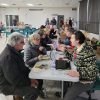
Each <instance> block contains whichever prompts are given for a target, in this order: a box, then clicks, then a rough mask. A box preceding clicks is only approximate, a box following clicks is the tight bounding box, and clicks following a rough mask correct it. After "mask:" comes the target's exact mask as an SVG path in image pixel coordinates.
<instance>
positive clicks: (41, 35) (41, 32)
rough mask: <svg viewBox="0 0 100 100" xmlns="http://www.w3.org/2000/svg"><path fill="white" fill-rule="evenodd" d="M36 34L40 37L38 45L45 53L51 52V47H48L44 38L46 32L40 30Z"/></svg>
mask: <svg viewBox="0 0 100 100" xmlns="http://www.w3.org/2000/svg"><path fill="white" fill-rule="evenodd" d="M38 34H39V35H40V44H41V46H43V47H44V48H46V50H47V51H50V50H51V47H50V46H49V45H48V40H49V39H47V37H46V32H45V31H44V30H40V31H39V32H38Z"/></svg>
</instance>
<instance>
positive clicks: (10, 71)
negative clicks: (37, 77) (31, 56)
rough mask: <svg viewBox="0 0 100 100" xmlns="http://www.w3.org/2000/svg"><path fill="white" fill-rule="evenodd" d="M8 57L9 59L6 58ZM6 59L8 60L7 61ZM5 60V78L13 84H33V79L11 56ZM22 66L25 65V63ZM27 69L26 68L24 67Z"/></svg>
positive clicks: (3, 68) (3, 69) (18, 85)
mask: <svg viewBox="0 0 100 100" xmlns="http://www.w3.org/2000/svg"><path fill="white" fill-rule="evenodd" d="M6 59H7V60H6ZM5 60H6V62H5ZM5 60H4V61H3V65H4V66H3V67H2V71H3V73H4V76H5V79H6V80H7V81H8V82H9V83H10V84H11V85H13V86H17V87H21V86H29V85H31V80H30V79H29V78H28V76H26V75H25V74H24V73H23V72H22V71H20V69H19V67H18V63H20V62H17V61H15V59H13V58H12V57H11V56H7V57H6V58H5ZM22 67H25V66H24V65H23V66H22ZM24 69H25V68H24Z"/></svg>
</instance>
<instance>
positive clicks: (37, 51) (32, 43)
mask: <svg viewBox="0 0 100 100" xmlns="http://www.w3.org/2000/svg"><path fill="white" fill-rule="evenodd" d="M45 54H46V49H45V48H44V47H42V46H41V45H40V35H39V34H38V33H34V34H32V35H30V37H29V40H28V42H27V43H26V44H25V49H24V61H25V63H26V65H27V66H28V67H29V68H32V67H34V65H35V63H36V62H37V61H40V60H42V55H45ZM38 82H39V85H38V89H39V90H40V96H41V97H44V95H43V92H42V85H43V80H38Z"/></svg>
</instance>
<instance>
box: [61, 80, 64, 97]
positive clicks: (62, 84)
mask: <svg viewBox="0 0 100 100" xmlns="http://www.w3.org/2000/svg"><path fill="white" fill-rule="evenodd" d="M63 91H64V81H62V82H61V99H63Z"/></svg>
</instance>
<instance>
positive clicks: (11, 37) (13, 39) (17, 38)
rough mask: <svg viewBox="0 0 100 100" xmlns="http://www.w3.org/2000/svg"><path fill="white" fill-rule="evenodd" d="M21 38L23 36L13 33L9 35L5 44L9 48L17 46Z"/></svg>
mask: <svg viewBox="0 0 100 100" xmlns="http://www.w3.org/2000/svg"><path fill="white" fill-rule="evenodd" d="M23 38H24V36H23V35H22V34H20V33H18V32H13V33H12V34H11V35H9V38H8V42H7V43H8V44H9V45H11V46H15V45H16V44H19V43H20V42H21V40H22V39H23Z"/></svg>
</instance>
